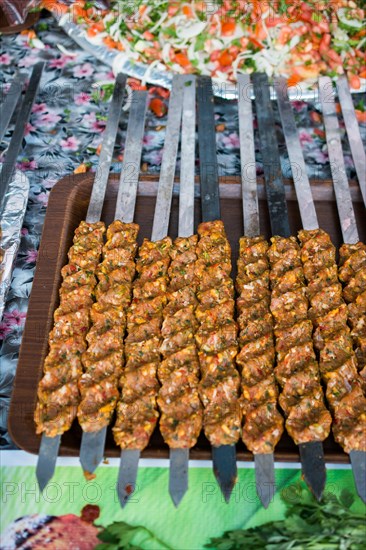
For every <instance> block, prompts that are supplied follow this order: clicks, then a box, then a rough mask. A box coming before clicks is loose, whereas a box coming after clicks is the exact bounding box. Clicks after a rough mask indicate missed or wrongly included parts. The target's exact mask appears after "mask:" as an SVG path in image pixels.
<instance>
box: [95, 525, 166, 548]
mask: <svg viewBox="0 0 366 550" xmlns="http://www.w3.org/2000/svg"><path fill="white" fill-rule="evenodd" d="M98 538H99V539H100V540H101V541H102V543H101V544H98V545H97V546H96V548H95V550H130V549H131V550H143V548H142V546H140V544H143V542H147V541H150V542H152V541H154V542H155V543H157V544H158V545H159V547H160V548H161V549H162V550H172V548H171V547H170V546H168V545H167V544H165V543H164V542H163V541H161V540H160V539H158V538H157V537H156V536H155V535H154V533H153V532H152V531H150V529H147V528H146V527H143V526H142V525H130V524H129V523H126V522H125V521H115V522H114V523H112V524H111V525H108V527H106V528H105V529H104V530H103V531H101V532H100V533H99V534H98Z"/></svg>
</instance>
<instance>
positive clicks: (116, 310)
mask: <svg viewBox="0 0 366 550" xmlns="http://www.w3.org/2000/svg"><path fill="white" fill-rule="evenodd" d="M138 231H139V226H138V225H136V224H134V223H128V224H127V223H123V222H121V221H118V220H116V221H114V222H113V223H112V224H111V225H110V226H109V227H108V230H107V242H106V244H105V245H104V247H103V262H102V263H101V264H100V265H99V267H98V269H97V272H96V275H97V277H98V279H99V283H98V285H97V287H96V298H97V301H96V303H95V304H93V306H92V308H91V312H90V316H91V319H92V323H93V324H92V327H91V329H90V331H89V332H88V334H87V336H86V339H87V341H88V349H87V351H86V352H84V353H83V355H82V363H83V366H84V368H85V372H84V374H83V375H82V377H81V379H80V381H79V390H80V393H81V398H82V399H81V402H80V404H79V407H78V419H79V423H80V425H81V427H82V429H83V430H84V431H86V432H95V431H99V430H100V429H102V428H103V427H104V426H108V424H109V422H110V420H111V417H112V414H113V411H114V409H115V406H116V403H117V399H118V397H119V391H118V385H119V381H120V377H121V373H122V367H123V338H124V334H125V327H126V315H127V308H128V306H129V305H130V303H131V294H132V281H133V278H134V276H135V263H134V257H135V254H136V251H137V246H138V245H137V241H136V239H137V234H138Z"/></svg>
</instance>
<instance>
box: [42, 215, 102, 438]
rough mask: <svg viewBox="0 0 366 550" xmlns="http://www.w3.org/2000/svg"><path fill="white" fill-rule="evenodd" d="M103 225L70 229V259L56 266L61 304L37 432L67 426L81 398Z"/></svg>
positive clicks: (55, 432) (56, 432) (52, 433)
mask: <svg viewBox="0 0 366 550" xmlns="http://www.w3.org/2000/svg"><path fill="white" fill-rule="evenodd" d="M104 233H105V226H104V223H102V222H96V223H87V222H84V221H83V222H81V223H80V225H79V227H78V228H77V229H76V230H75V234H74V239H73V246H72V247H71V248H70V250H69V252H68V259H69V262H68V264H67V265H65V266H64V267H63V268H62V270H61V275H62V278H63V281H62V283H61V288H60V305H59V307H58V308H57V310H56V311H55V314H54V325H53V329H52V331H51V333H50V336H49V352H48V355H47V357H46V359H45V363H44V376H43V378H42V379H41V381H40V383H39V386H38V402H37V408H36V411H35V415H34V420H35V423H36V431H37V433H38V434H40V433H44V434H46V435H47V436H48V437H54V436H56V435H61V434H62V433H64V432H65V431H67V430H69V429H70V427H71V424H72V422H73V420H74V418H75V416H76V412H77V407H78V404H79V401H80V394H79V389H78V382H79V380H80V377H81V374H82V366H81V361H80V356H81V354H82V353H83V352H84V351H85V349H86V346H87V342H86V335H87V331H88V329H89V326H90V307H91V306H92V304H93V293H94V287H95V285H96V277H95V273H96V270H97V267H98V264H99V260H100V256H101V252H102V247H103V236H104Z"/></svg>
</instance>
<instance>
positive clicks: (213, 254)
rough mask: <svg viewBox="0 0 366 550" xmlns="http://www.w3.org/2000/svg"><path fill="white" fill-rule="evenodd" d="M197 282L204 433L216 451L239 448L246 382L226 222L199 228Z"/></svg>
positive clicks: (206, 224)
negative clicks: (237, 360) (238, 361)
mask: <svg viewBox="0 0 366 550" xmlns="http://www.w3.org/2000/svg"><path fill="white" fill-rule="evenodd" d="M198 235H199V241H198V245H197V258H198V259H197V262H196V269H195V277H196V283H197V298H198V302H199V304H198V306H197V309H196V317H197V320H198V323H199V328H198V330H197V332H196V345H197V349H198V357H199V362H200V368H201V382H200V385H199V394H200V398H201V401H202V403H203V406H204V413H203V427H204V432H205V435H206V437H207V439H208V440H209V441H210V443H211V445H213V446H214V447H218V446H220V445H233V444H235V443H237V441H238V440H239V437H240V421H241V415H240V405H239V386H240V376H239V373H238V371H237V369H236V366H235V357H236V355H237V353H238V341H237V331H238V329H237V324H236V322H235V321H234V307H235V302H234V285H233V281H232V279H231V277H230V273H231V248H230V244H229V241H228V240H227V237H226V234H225V229H224V225H223V223H222V222H221V221H219V220H217V221H214V222H204V223H201V224H200V225H199V227H198Z"/></svg>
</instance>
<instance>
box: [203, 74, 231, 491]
mask: <svg viewBox="0 0 366 550" xmlns="http://www.w3.org/2000/svg"><path fill="white" fill-rule="evenodd" d="M197 100H198V111H197V112H198V144H199V152H200V180H201V209H202V221H204V222H205V221H214V220H219V219H220V217H221V214H220V196H219V176H218V167H217V156H216V133H215V118H214V98H213V93H212V81H211V78H210V77H206V76H200V77H198V78H197ZM212 460H213V470H214V474H215V477H216V479H217V482H218V484H219V487H220V489H221V492H222V494H223V495H224V498H225V500H226V502H229V500H230V495H231V492H232V490H233V488H234V485H235V483H236V480H237V465H236V448H235V445H220V446H219V447H212Z"/></svg>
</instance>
